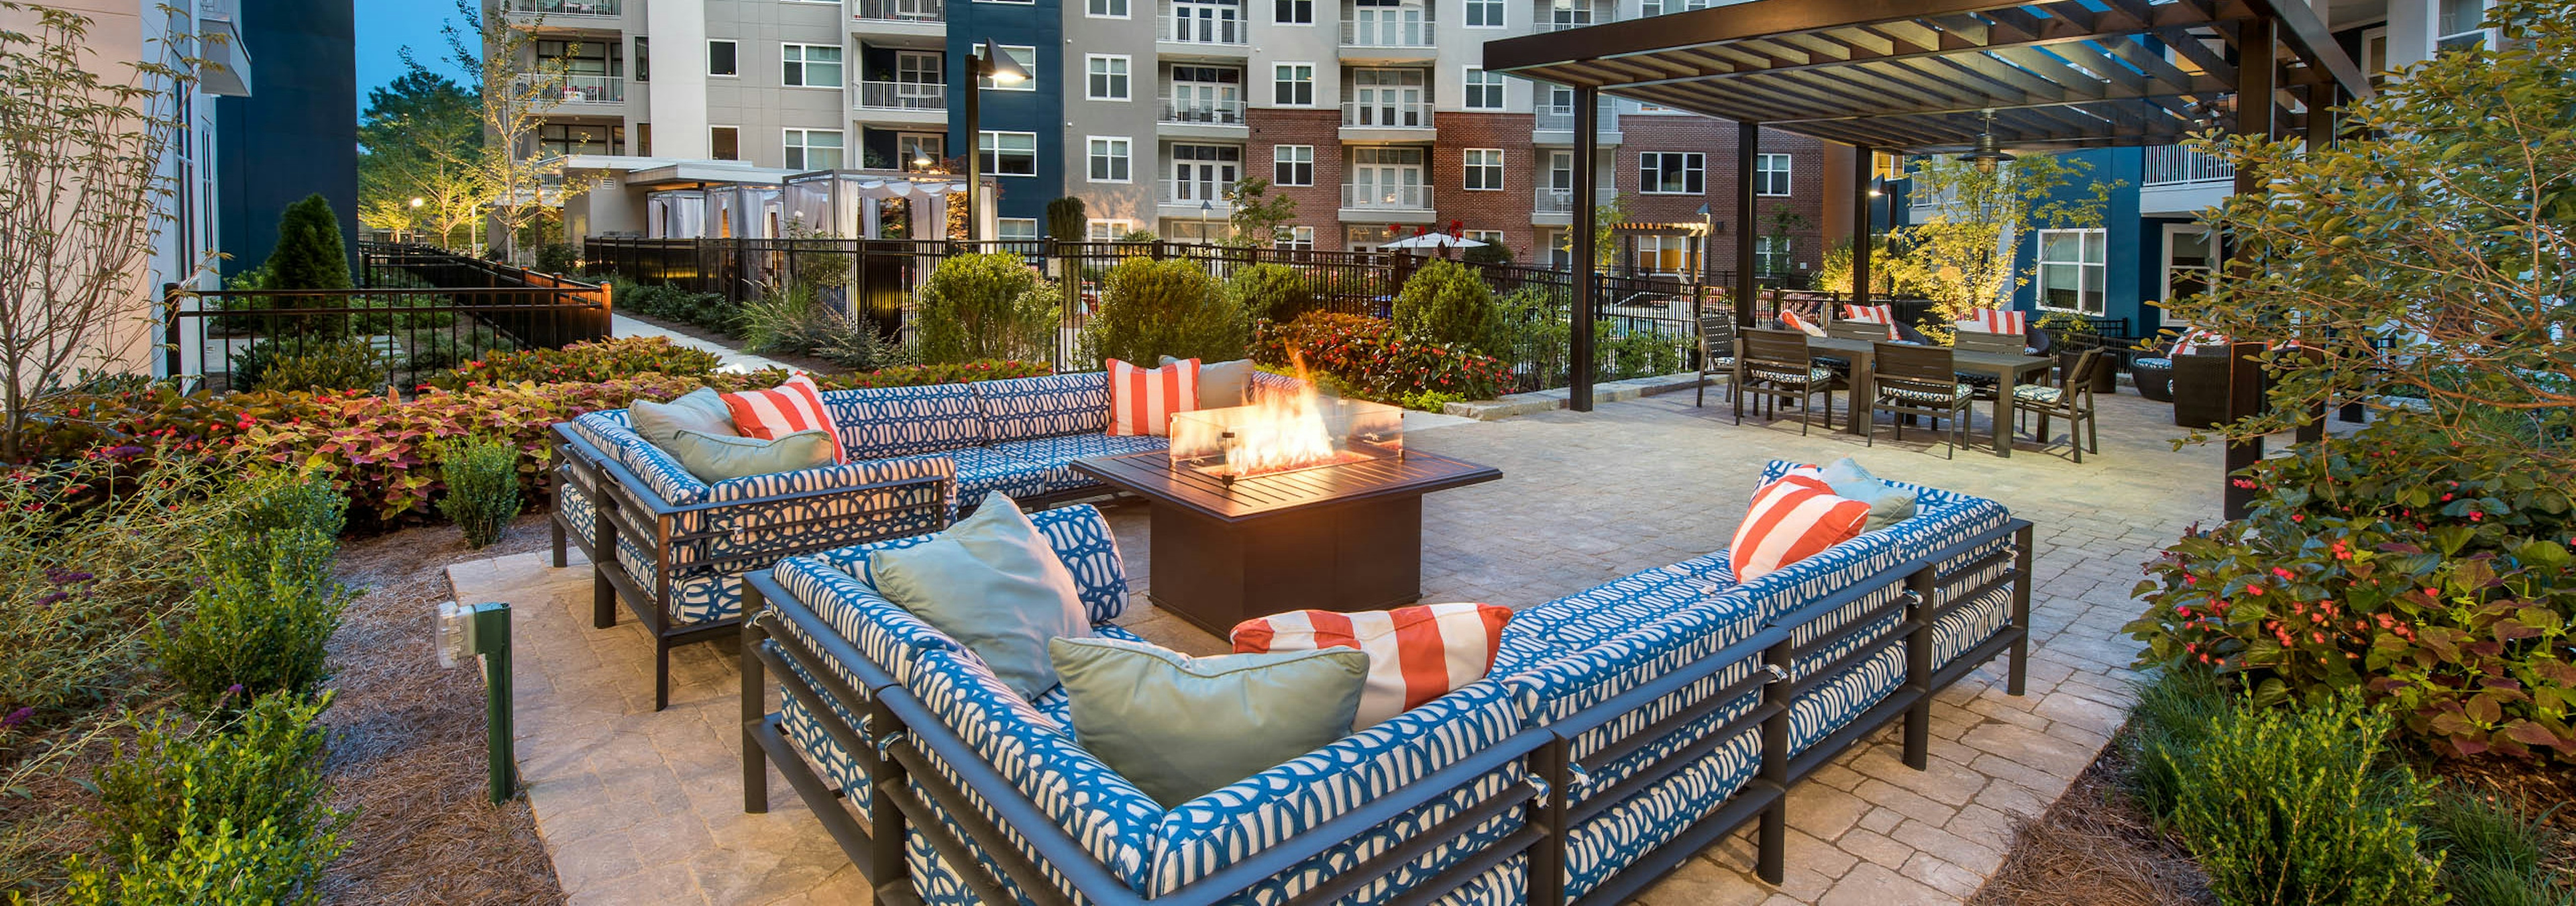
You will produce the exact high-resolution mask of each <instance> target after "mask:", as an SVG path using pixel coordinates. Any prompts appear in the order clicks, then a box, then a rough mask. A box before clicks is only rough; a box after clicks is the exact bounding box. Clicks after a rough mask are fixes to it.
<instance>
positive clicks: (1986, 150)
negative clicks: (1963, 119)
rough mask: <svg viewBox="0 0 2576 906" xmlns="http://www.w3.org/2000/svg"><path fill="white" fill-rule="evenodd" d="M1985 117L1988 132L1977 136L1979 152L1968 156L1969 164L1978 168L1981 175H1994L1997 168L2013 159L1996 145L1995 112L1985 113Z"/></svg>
mask: <svg viewBox="0 0 2576 906" xmlns="http://www.w3.org/2000/svg"><path fill="white" fill-rule="evenodd" d="M1985 117H1986V131H1985V132H1984V133H1983V134H1981V135H1978V136H1977V150H1976V153H1973V154H1970V155H1968V163H1969V164H1970V165H1971V166H1974V167H1976V168H1977V172H1979V173H1993V172H1995V168H1996V167H1999V166H2002V165H2003V164H2004V163H2005V162H2007V161H2010V160H2012V159H2013V157H2012V155H2010V154H2006V153H2004V151H2003V149H2002V148H2000V147H1997V146H1996V144H1995V112H1994V111H1992V110H1988V111H1985Z"/></svg>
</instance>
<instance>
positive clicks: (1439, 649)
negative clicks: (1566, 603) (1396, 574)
mask: <svg viewBox="0 0 2576 906" xmlns="http://www.w3.org/2000/svg"><path fill="white" fill-rule="evenodd" d="M1511 618H1512V611H1511V608H1508V607H1496V606H1494V605H1491V604H1423V605H1418V606H1414V607H1398V608H1396V609H1394V610H1372V611H1365V612H1359V613H1340V612H1336V611H1330V610H1299V611H1293V612H1290V613H1282V614H1273V615H1270V616H1266V617H1256V618H1254V619H1250V620H1245V621H1243V622H1241V623H1238V624H1236V625H1235V627H1234V631H1233V632H1232V633H1230V634H1229V635H1230V637H1231V638H1232V639H1233V640H1234V651H1235V653H1237V654H1262V653H1267V652H1273V651H1313V650H1316V649H1319V648H1357V649H1359V650H1361V651H1364V652H1367V653H1368V657H1369V675H1368V686H1367V688H1365V689H1363V690H1362V691H1361V693H1360V711H1359V720H1358V722H1357V723H1355V724H1353V725H1352V726H1353V727H1354V728H1355V729H1365V728H1368V727H1372V726H1375V725H1377V724H1379V723H1381V722H1383V721H1385V720H1386V719H1387V718H1390V717H1394V716H1396V715H1398V714H1402V713H1404V712H1405V711H1408V710H1411V709H1412V708H1414V707H1416V706H1419V705H1421V704H1422V703H1424V702H1428V701H1430V700H1432V699H1435V698H1439V697H1441V696H1443V695H1447V694H1449V693H1450V692H1451V691H1454V690H1456V689H1458V688H1460V687H1463V686H1465V685H1467V684H1468V683H1472V682H1475V681H1477V680H1480V679H1484V678H1485V674H1486V672H1487V671H1490V670H1492V669H1493V667H1494V652H1495V649H1496V648H1497V647H1498V646H1499V645H1501V643H1502V634H1503V624H1504V623H1506V622H1509V621H1510V620H1511Z"/></svg>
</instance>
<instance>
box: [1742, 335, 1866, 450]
mask: <svg viewBox="0 0 2576 906" xmlns="http://www.w3.org/2000/svg"><path fill="white" fill-rule="evenodd" d="M1737 367H1739V368H1740V369H1742V370H1741V371H1740V372H1739V373H1738V375H1737V385H1736V386H1737V388H1738V391H1739V392H1738V393H1737V394H1736V396H1735V423H1736V424H1739V425H1741V424H1744V397H1745V395H1746V394H1755V393H1758V394H1761V395H1762V397H1763V398H1762V399H1761V400H1757V401H1755V410H1756V414H1761V415H1763V417H1765V418H1772V417H1776V416H1777V415H1778V414H1779V412H1780V401H1781V400H1784V399H1794V400H1797V401H1798V408H1799V409H1801V410H1805V411H1807V412H1813V411H1814V410H1815V408H1816V407H1815V406H1814V405H1813V404H1814V401H1815V400H1816V398H1817V397H1819V396H1821V397H1823V398H1824V402H1825V405H1824V412H1825V430H1827V431H1831V430H1833V429H1834V391H1836V390H1840V389H1843V387H1844V384H1843V381H1842V379H1841V378H1838V377H1835V376H1834V371H1833V369H1831V368H1827V367H1825V366H1823V365H1819V364H1816V360H1815V357H1814V355H1812V354H1810V353H1809V352H1808V351H1807V335H1806V334H1805V333H1803V332H1800V331H1794V330H1762V329H1759V328H1756V329H1752V330H1747V331H1744V358H1743V361H1742V362H1741V363H1739V364H1738V366H1737ZM1764 404H1768V405H1769V409H1768V410H1767V414H1766V413H1765V410H1763V409H1762V406H1763V405H1764ZM1813 422H1814V419H1812V418H1808V417H1806V415H1804V414H1803V413H1802V414H1801V415H1800V417H1799V419H1798V433H1799V434H1801V435H1803V434H1806V433H1807V430H1808V428H1809V427H1810V426H1811V425H1812V424H1813Z"/></svg>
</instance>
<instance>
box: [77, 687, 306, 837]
mask: <svg viewBox="0 0 2576 906" xmlns="http://www.w3.org/2000/svg"><path fill="white" fill-rule="evenodd" d="M329 706H330V696H329V695H327V694H325V695H321V696H316V697H311V698H308V697H306V696H303V695H299V694H295V693H292V692H275V693H270V694H267V695H262V696H260V697H259V698H258V699H256V700H254V701H250V702H247V703H246V704H245V706H244V707H242V708H241V709H240V713H239V714H238V716H235V717H234V718H232V719H231V720H229V721H222V722H217V721H214V720H209V721H206V722H205V723H202V724H200V725H198V726H196V727H193V728H192V727H188V726H186V725H185V724H183V723H182V722H181V721H180V720H179V719H178V718H175V717H172V716H169V715H166V714H165V715H163V716H161V717H158V718H154V719H152V720H150V721H148V722H147V723H145V724H144V726H143V730H142V732H141V733H140V734H139V735H138V736H137V737H136V738H135V740H134V744H133V745H132V746H131V747H123V746H120V747H119V748H118V750H117V753H116V756H115V757H114V758H112V759H110V760H109V761H108V762H107V763H106V764H105V765H102V766H101V767H100V768H99V770H98V774H97V776H96V777H95V778H93V782H94V784H95V785H96V786H97V788H98V807H97V809H96V810H95V811H93V812H91V813H90V816H89V821H90V824H91V826H93V827H95V828H97V829H98V831H99V834H100V837H101V839H102V841H103V842H102V844H101V846H100V854H101V855H102V856H104V857H105V859H106V861H107V862H108V863H109V864H112V865H120V866H134V865H142V864H145V863H148V862H151V861H154V860H156V859H162V858H166V857H168V856H170V855H172V854H173V852H174V851H175V850H176V849H177V848H178V847H179V846H180V844H181V840H182V838H183V837H185V836H187V835H188V834H190V833H191V832H194V833H214V832H216V831H217V825H218V824H219V823H222V824H227V825H229V826H230V827H232V828H256V827H260V826H262V825H266V826H269V827H272V828H275V829H276V830H277V831H278V832H280V833H281V834H284V835H286V836H288V837H292V838H299V839H300V838H305V837H310V836H314V835H317V834H325V833H328V832H331V831H333V830H336V829H337V827H338V826H339V825H340V824H341V822H342V821H343V820H344V816H342V815H340V814H338V813H335V812H333V811H332V810H331V808H330V807H329V802H330V798H331V788H330V784H329V782H328V781H327V780H325V779H324V776H323V773H322V745H323V741H324V737H325V735H326V733H327V731H326V729H325V728H324V727H323V725H322V723H321V715H322V711H323V709H325V708H327V707H329ZM316 867H319V866H316Z"/></svg>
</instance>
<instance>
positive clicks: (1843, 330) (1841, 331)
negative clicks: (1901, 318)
mask: <svg viewBox="0 0 2576 906" xmlns="http://www.w3.org/2000/svg"><path fill="white" fill-rule="evenodd" d="M1888 334H1889V330H1888V325H1885V324H1876V323H1872V322H1869V321H1854V320H1852V319H1850V318H1836V319H1834V322H1833V323H1831V324H1827V325H1825V336H1829V337H1833V338H1834V339H1837V340H1866V341H1869V342H1873V343H1876V342H1883V341H1885V340H1887V339H1888V338H1889V337H1888Z"/></svg>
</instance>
